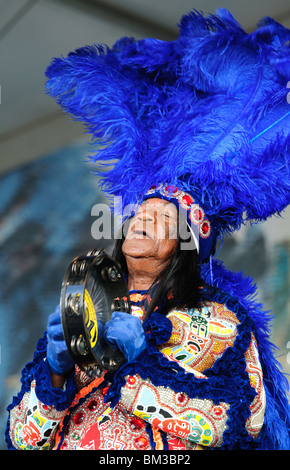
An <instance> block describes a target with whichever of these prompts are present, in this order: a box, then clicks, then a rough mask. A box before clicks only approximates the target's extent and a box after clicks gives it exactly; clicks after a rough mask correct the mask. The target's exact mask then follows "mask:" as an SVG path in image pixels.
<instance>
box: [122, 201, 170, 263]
mask: <svg viewBox="0 0 290 470" xmlns="http://www.w3.org/2000/svg"><path fill="white" fill-rule="evenodd" d="M177 220H178V214H177V209H176V206H175V205H174V204H172V203H170V202H168V201H165V200H163V199H158V198H152V199H148V200H147V201H144V202H143V203H142V204H141V205H140V207H139V208H138V211H137V212H136V214H135V216H134V217H133V218H132V219H131V221H130V224H129V228H128V232H127V235H126V239H125V241H124V243H123V246H122V251H123V254H124V255H125V257H126V256H131V257H134V258H154V259H155V260H160V261H164V260H166V259H168V258H170V257H171V256H172V255H173V253H174V252H175V250H176V246H177V231H178V222H177Z"/></svg>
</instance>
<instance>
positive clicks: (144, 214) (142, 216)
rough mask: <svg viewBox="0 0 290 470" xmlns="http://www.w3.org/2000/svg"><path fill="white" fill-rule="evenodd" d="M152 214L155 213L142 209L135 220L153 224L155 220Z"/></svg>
mask: <svg viewBox="0 0 290 470" xmlns="http://www.w3.org/2000/svg"><path fill="white" fill-rule="evenodd" d="M154 214H155V213H154V212H153V211H150V210H148V209H144V210H143V211H141V212H139V214H137V218H138V219H139V220H143V221H149V222H153V221H154V220H155V216H154Z"/></svg>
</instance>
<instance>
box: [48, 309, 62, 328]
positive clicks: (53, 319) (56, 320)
mask: <svg viewBox="0 0 290 470" xmlns="http://www.w3.org/2000/svg"><path fill="white" fill-rule="evenodd" d="M60 323H61V316H60V308H57V309H56V311H55V312H54V313H51V314H50V315H49V317H48V321H47V324H48V325H52V326H53V325H58V324H60Z"/></svg>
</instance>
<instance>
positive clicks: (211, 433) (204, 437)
mask: <svg viewBox="0 0 290 470" xmlns="http://www.w3.org/2000/svg"><path fill="white" fill-rule="evenodd" d="M140 300H142V296H140V295H137V294H135V296H132V314H133V315H136V316H138V317H139V318H140V319H141V320H142V319H143V315H144V311H143V309H142V305H141V304H140ZM167 319H169V320H170V322H171V324H172V331H171V336H170V338H169V340H168V341H167V342H166V343H165V344H161V345H160V346H159V347H158V349H159V352H160V353H161V356H163V357H166V358H167V359H169V361H173V362H172V363H174V364H175V363H176V364H178V365H179V366H181V367H182V369H183V370H184V371H185V372H186V373H189V374H190V375H192V376H194V378H195V379H194V380H198V381H199V382H204V383H206V382H208V380H209V378H208V376H207V371H209V370H211V368H212V367H213V365H214V364H215V363H216V362H217V361H218V360H219V359H220V358H222V357H223V355H224V353H225V352H226V351H227V350H228V348H232V347H233V345H234V344H235V341H236V339H237V337H238V325H239V324H240V322H239V320H238V319H237V317H236V315H235V314H234V313H233V312H232V311H230V310H229V309H228V308H227V307H226V306H225V305H223V304H219V303H217V302H205V303H204V304H202V306H201V308H199V309H191V310H172V311H170V312H169V314H168V315H167ZM251 338H252V339H251V343H250V347H249V348H248V349H247V351H245V353H244V363H245V367H244V368H245V370H246V374H247V377H248V382H249V383H250V385H251V387H250V388H252V389H254V390H255V392H256V393H255V398H254V400H253V401H252V403H251V405H250V407H249V413H248V414H249V417H248V419H247V421H246V423H245V428H246V430H247V432H248V435H249V436H251V437H252V438H254V439H255V438H257V436H258V435H259V431H260V429H261V427H262V424H263V418H264V411H265V392H264V387H263V377H262V370H261V365H260V362H259V357H258V351H257V345H256V340H255V337H254V335H253V334H252V337H251ZM75 383H76V386H77V390H78V391H79V398H77V399H75V400H74V401H73V403H72V405H71V406H70V407H69V408H68V409H67V410H65V411H56V410H55V409H54V407H53V406H46V405H45V404H43V403H41V402H40V401H39V400H38V398H37V396H36V394H35V382H32V384H31V390H30V391H27V392H26V393H25V394H24V396H23V398H22V400H21V401H20V403H19V404H18V406H15V407H14V408H13V409H12V410H11V413H10V431H9V432H10V437H11V442H12V443H13V446H14V447H15V448H17V449H24V448H25V449H51V448H54V449H56V448H59V449H105V450H111V449H117V450H122V449H136V450H150V449H179V450H182V449H183V450H185V449H191V450H196V449H206V448H208V447H220V446H221V445H222V444H223V439H224V433H225V431H227V432H229V431H230V428H229V423H230V415H231V413H232V405H230V404H229V403H227V402H226V401H224V400H218V401H216V400H213V399H207V398H204V397H203V398H198V397H196V398H194V397H190V396H189V395H188V394H187V393H185V392H176V391H174V390H172V389H171V388H170V387H169V386H156V385H153V383H152V380H151V379H150V376H148V377H145V378H144V377H143V378H141V377H140V375H138V373H136V374H131V375H127V376H126V377H124V385H123V386H122V387H121V389H120V390H121V391H120V399H119V401H118V403H117V405H116V406H114V407H113V406H111V404H110V402H106V400H105V397H106V393H107V390H108V389H110V383H103V384H102V385H101V386H99V387H94V384H93V383H92V382H91V381H90V379H89V378H88V377H87V376H86V375H85V373H84V372H82V371H81V370H80V369H79V368H78V367H77V366H76V371H75Z"/></svg>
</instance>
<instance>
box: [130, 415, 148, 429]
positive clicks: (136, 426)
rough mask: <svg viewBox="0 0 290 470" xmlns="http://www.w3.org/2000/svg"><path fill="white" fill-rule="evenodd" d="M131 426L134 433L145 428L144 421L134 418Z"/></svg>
mask: <svg viewBox="0 0 290 470" xmlns="http://www.w3.org/2000/svg"><path fill="white" fill-rule="evenodd" d="M129 424H130V428H131V429H132V431H141V430H142V429H144V427H145V423H144V421H142V420H141V419H139V418H132V419H131V420H130V423H129Z"/></svg>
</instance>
